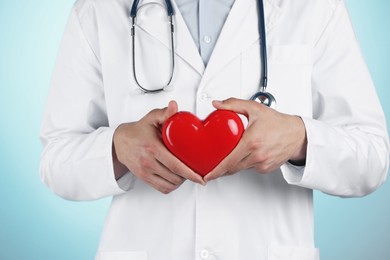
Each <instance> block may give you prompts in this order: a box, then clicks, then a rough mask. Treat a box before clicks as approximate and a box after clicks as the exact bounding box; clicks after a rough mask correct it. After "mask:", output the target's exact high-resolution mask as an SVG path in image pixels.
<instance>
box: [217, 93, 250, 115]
mask: <svg viewBox="0 0 390 260" xmlns="http://www.w3.org/2000/svg"><path fill="white" fill-rule="evenodd" d="M213 106H214V107H215V108H216V109H221V110H230V111H233V112H235V113H238V114H241V115H244V116H246V117H247V118H248V117H249V113H250V110H251V109H252V103H251V102H250V101H248V100H243V99H238V98H229V99H226V100H224V101H217V100H214V101H213Z"/></svg>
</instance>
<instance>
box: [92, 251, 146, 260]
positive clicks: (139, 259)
mask: <svg viewBox="0 0 390 260" xmlns="http://www.w3.org/2000/svg"><path fill="white" fill-rule="evenodd" d="M95 260H148V256H147V254H146V251H120V252H118V251H111V252H98V254H97V255H96V258H95Z"/></svg>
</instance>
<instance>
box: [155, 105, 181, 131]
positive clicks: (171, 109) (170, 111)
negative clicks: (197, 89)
mask: <svg viewBox="0 0 390 260" xmlns="http://www.w3.org/2000/svg"><path fill="white" fill-rule="evenodd" d="M177 111H178V106H177V103H176V101H174V100H171V101H170V102H169V103H168V107H166V108H164V109H162V111H161V112H162V115H161V116H159V117H158V118H157V122H158V124H160V125H162V124H163V123H164V122H165V121H167V120H168V118H170V117H171V116H173V115H174V114H176V113H177Z"/></svg>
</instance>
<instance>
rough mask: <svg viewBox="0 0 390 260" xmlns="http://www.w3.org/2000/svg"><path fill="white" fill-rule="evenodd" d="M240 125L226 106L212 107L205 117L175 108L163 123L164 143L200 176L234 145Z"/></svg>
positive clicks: (240, 134)
mask: <svg viewBox="0 0 390 260" xmlns="http://www.w3.org/2000/svg"><path fill="white" fill-rule="evenodd" d="M243 132H244V125H243V123H242V121H241V119H240V117H239V116H238V115H237V114H236V113H234V112H232V111H227V110H216V111H214V112H213V113H211V114H210V115H209V116H208V117H207V118H206V119H205V120H203V121H202V120H200V119H199V118H198V117H196V116H195V115H193V114H191V113H189V112H178V113H176V114H175V115H173V116H172V117H171V118H169V119H168V120H167V121H166V122H165V123H164V125H163V128H162V137H163V141H164V144H165V146H166V147H167V148H168V149H169V151H171V153H172V154H174V155H175V156H176V157H177V158H179V159H180V160H181V161H182V162H183V163H185V164H186V165H187V166H188V167H190V168H191V169H192V170H194V171H195V172H196V173H198V174H199V175H201V176H205V175H206V174H207V173H209V172H210V171H211V170H212V169H214V168H215V167H216V166H217V165H218V164H219V163H220V162H221V161H222V160H223V159H224V158H225V157H226V156H227V155H228V154H229V153H230V152H231V151H232V150H233V149H234V147H236V145H237V144H238V142H239V141H240V138H241V136H242V133H243Z"/></svg>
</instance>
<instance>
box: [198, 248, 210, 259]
mask: <svg viewBox="0 0 390 260" xmlns="http://www.w3.org/2000/svg"><path fill="white" fill-rule="evenodd" d="M209 255H210V253H209V251H207V250H206V249H203V250H202V251H200V258H202V259H207V258H209Z"/></svg>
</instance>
